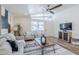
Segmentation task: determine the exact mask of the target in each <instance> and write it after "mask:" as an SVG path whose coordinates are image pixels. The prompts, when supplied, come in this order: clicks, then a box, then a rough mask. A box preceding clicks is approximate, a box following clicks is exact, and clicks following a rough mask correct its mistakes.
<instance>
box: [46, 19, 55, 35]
mask: <svg viewBox="0 0 79 59" xmlns="http://www.w3.org/2000/svg"><path fill="white" fill-rule="evenodd" d="M53 26H54V23H53V20H52V21H45V35H46V36H53V28H54V27H53Z"/></svg>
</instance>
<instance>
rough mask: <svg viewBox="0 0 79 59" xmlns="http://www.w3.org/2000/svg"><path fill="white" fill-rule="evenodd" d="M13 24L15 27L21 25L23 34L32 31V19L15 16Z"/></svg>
mask: <svg viewBox="0 0 79 59" xmlns="http://www.w3.org/2000/svg"><path fill="white" fill-rule="evenodd" d="M12 22H13V23H14V25H17V24H20V25H21V27H22V33H24V32H30V31H31V19H30V17H28V16H15V17H14V20H13V21H12Z"/></svg>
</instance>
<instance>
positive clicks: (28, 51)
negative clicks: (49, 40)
mask: <svg viewBox="0 0 79 59" xmlns="http://www.w3.org/2000/svg"><path fill="white" fill-rule="evenodd" d="M24 54H25V55H42V49H41V48H40V47H39V46H38V45H35V42H26V47H25V49H24ZM44 55H75V54H74V53H72V52H71V51H69V50H67V49H65V48H63V47H61V46H59V45H57V44H56V45H55V53H54V51H53V47H52V46H50V47H47V48H44Z"/></svg>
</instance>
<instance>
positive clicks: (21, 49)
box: [13, 40, 25, 55]
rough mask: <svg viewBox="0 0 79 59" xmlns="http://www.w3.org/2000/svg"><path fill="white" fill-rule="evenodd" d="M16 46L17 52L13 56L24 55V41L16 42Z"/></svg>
mask: <svg viewBox="0 0 79 59" xmlns="http://www.w3.org/2000/svg"><path fill="white" fill-rule="evenodd" d="M16 42H17V45H18V51H17V52H14V53H13V54H14V55H23V54H24V46H25V42H24V40H17V41H16Z"/></svg>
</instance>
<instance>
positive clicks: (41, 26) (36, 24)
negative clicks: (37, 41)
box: [31, 21, 44, 31]
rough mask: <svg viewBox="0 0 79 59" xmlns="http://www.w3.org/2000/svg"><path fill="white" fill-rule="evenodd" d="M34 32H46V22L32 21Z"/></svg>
mask: <svg viewBox="0 0 79 59" xmlns="http://www.w3.org/2000/svg"><path fill="white" fill-rule="evenodd" d="M31 25H32V26H31V30H32V31H44V22H39V21H32V24H31Z"/></svg>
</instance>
